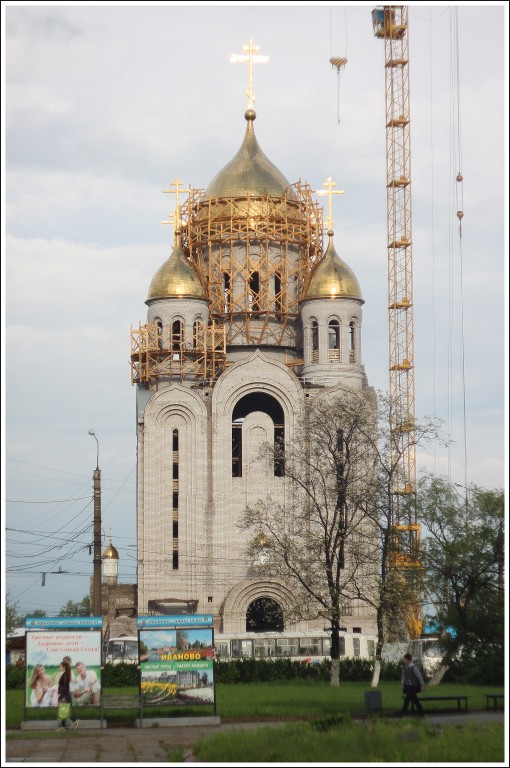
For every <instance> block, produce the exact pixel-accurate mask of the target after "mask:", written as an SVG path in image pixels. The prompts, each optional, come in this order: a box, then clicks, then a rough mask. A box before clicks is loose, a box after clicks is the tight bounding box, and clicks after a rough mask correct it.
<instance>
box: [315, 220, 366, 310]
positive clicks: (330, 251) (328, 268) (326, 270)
mask: <svg viewBox="0 0 510 768" xmlns="http://www.w3.org/2000/svg"><path fill="white" fill-rule="evenodd" d="M328 235H329V243H328V247H327V250H326V253H325V254H324V258H323V259H322V261H320V262H319V264H318V265H317V267H316V268H315V270H314V272H313V274H312V279H311V280H310V285H309V286H308V290H307V291H306V294H305V296H304V298H305V299H337V298H346V299H362V296H361V288H360V286H359V283H358V280H357V278H356V275H355V274H354V272H353V271H352V269H351V268H350V267H348V266H347V264H346V263H345V262H344V261H342V259H341V258H340V256H339V255H338V253H337V252H336V251H335V246H334V245H333V233H332V232H328Z"/></svg>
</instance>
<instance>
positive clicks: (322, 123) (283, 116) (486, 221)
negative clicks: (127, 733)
mask: <svg viewBox="0 0 510 768" xmlns="http://www.w3.org/2000/svg"><path fill="white" fill-rule="evenodd" d="M372 7H373V5H372V4H369V3H356V4H351V5H347V6H344V5H336V4H325V5H321V4H318V3H314V4H313V6H312V5H310V4H294V5H285V6H284V7H281V6H274V5H272V4H257V3H252V4H250V5H248V4H242V3H239V4H237V5H231V4H228V5H215V4H207V5H196V4H193V3H189V4H186V5H176V4H171V3H159V4H148V3H147V4H143V6H142V5H138V4H131V5H122V4H120V3H116V4H114V5H112V6H104V5H102V4H94V3H82V4H81V5H80V6H73V5H72V4H71V3H68V4H65V5H64V4H60V3H57V4H55V5H51V4H44V3H35V4H34V3H31V4H30V5H25V4H23V3H18V4H14V3H3V4H2V32H3V46H2V49H3V57H4V60H3V65H4V66H3V67H2V71H3V73H4V74H3V77H4V82H3V85H4V87H3V88H2V92H3V94H5V95H4V101H3V109H2V118H3V124H2V139H3V153H4V157H3V159H4V168H5V169H6V172H5V174H4V181H5V185H4V189H3V192H4V194H3V200H4V201H5V202H4V206H3V211H2V212H3V214H4V216H3V235H4V237H3V238H2V240H3V243H2V256H3V258H2V262H3V270H4V274H3V277H4V279H3V281H2V283H3V292H4V293H3V302H2V305H3V307H5V312H4V313H3V324H4V334H3V337H4V340H5V342H4V343H3V346H2V351H3V353H4V363H5V364H4V365H3V366H2V369H3V371H4V379H3V386H2V391H3V393H4V395H5V397H4V398H3V405H4V419H3V423H4V425H5V427H4V433H3V440H4V456H5V457H6V461H5V464H4V474H5V482H4V483H3V488H4V494H5V496H4V501H5V504H4V510H5V514H4V521H5V525H6V526H7V529H8V530H7V534H6V536H4V547H5V548H6V552H7V555H8V558H7V580H6V581H4V584H6V588H7V590H8V594H9V598H10V599H11V600H14V601H17V602H18V604H19V607H20V609H21V610H22V611H28V612H30V611H32V610H34V609H36V608H42V609H44V610H46V611H47V613H48V615H54V614H56V613H58V611H59V610H60V608H61V607H62V606H63V605H64V604H65V602H67V600H69V599H72V600H76V601H77V600H81V598H82V597H83V596H84V595H85V594H87V592H88V589H89V583H88V579H89V576H90V575H91V574H92V567H93V566H92V555H91V554H89V549H88V545H89V544H91V543H92V522H93V507H92V499H91V496H92V472H93V469H94V467H95V465H96V442H95V440H94V438H93V437H91V436H89V435H88V434H87V433H88V430H89V429H91V428H92V429H94V430H95V432H96V435H97V438H98V441H99V464H100V468H101V471H102V483H103V497H102V501H103V504H102V522H103V531H104V538H103V545H102V546H103V548H104V547H105V546H106V544H107V543H108V535H109V531H110V526H112V531H113V543H114V544H115V546H116V547H117V549H118V550H119V553H120V558H121V559H120V577H121V580H122V581H135V580H136V558H135V555H136V548H135V543H136V539H135V535H136V506H135V462H136V433H135V390H134V388H133V387H132V386H131V383H130V368H129V349H130V343H129V332H130V326H131V325H133V326H136V327H138V323H139V322H144V321H145V318H146V310H147V307H146V305H145V303H144V302H145V299H146V296H147V291H148V287H149V284H150V282H151V279H152V276H153V275H154V273H155V271H156V270H157V268H158V267H159V266H160V265H161V264H162V263H163V262H164V261H165V260H166V258H167V257H168V255H169V252H170V248H171V242H172V230H171V227H165V226H161V224H160V222H161V221H162V220H164V219H166V218H167V216H168V215H169V214H171V212H172V210H173V205H174V198H173V197H171V196H169V195H164V194H162V190H164V189H167V188H168V185H169V184H170V183H171V182H172V181H173V180H174V179H175V177H176V176H178V177H179V179H180V180H182V181H183V182H184V184H185V185H188V184H191V186H193V187H196V188H204V187H206V186H207V184H208V183H209V182H210V180H211V179H212V178H213V176H214V175H215V174H216V173H217V172H218V171H219V170H220V169H221V168H222V167H223V166H224V165H225V164H226V163H227V162H228V161H229V160H230V159H231V158H232V157H233V155H234V154H235V153H236V152H237V150H238V148H239V146H240V144H241V142H242V140H243V136H244V132H245V126H246V122H245V120H244V111H245V109H246V106H247V99H246V95H245V91H246V88H247V80H248V75H247V67H246V65H241V64H230V63H229V58H230V54H231V53H232V52H239V51H240V50H241V48H242V46H243V45H244V44H246V43H247V42H248V41H249V39H250V38H251V39H253V41H254V43H255V44H258V45H259V46H260V53H263V54H267V55H269V56H270V61H269V63H268V64H265V65H254V81H253V90H254V94H255V98H256V103H255V109H256V112H257V119H256V122H255V132H256V135H257V138H258V141H259V143H260V145H261V147H262V150H263V151H264V153H265V154H266V155H267V156H268V157H269V158H270V159H271V161H272V162H273V163H274V164H275V165H276V166H277V167H278V168H279V169H280V171H281V172H282V173H283V174H284V175H285V176H286V177H287V179H289V181H290V182H295V181H298V180H299V179H301V180H302V181H306V182H308V183H309V184H310V185H311V187H312V188H313V189H319V188H320V187H322V186H323V183H324V181H325V180H326V179H327V178H328V177H329V176H331V177H332V178H333V180H334V181H336V182H337V185H338V186H337V189H343V190H345V194H344V195H343V196H342V197H337V198H335V201H334V210H333V218H334V221H335V246H336V249H337V251H338V252H339V254H340V255H341V257H342V258H343V259H344V260H345V261H346V262H347V263H348V264H349V266H350V267H351V268H352V269H353V270H354V271H355V273H356V276H357V278H358V280H359V282H360V285H361V289H362V293H363V297H364V299H365V305H364V308H363V313H364V314H363V333H362V357H363V362H364V364H365V368H366V372H367V376H368V379H369V382H370V384H371V385H373V386H374V387H375V388H376V389H378V390H382V391H387V389H388V382H389V376H388V362H387V361H388V341H387V258H386V195H385V155H386V150H385V86H384V44H383V42H382V41H379V40H377V39H375V38H374V36H373V31H372V22H371V10H372ZM507 27H508V15H507V4H503V3H499V4H496V3H494V4H492V5H485V4H484V5H483V6H481V5H473V4H458V5H445V4H439V3H436V4H433V5H431V6H430V5H426V4H421V3H410V11H409V51H410V62H411V63H410V82H411V88H410V91H411V148H412V161H411V163H412V200H413V254H414V286H415V311H414V321H415V364H416V370H415V385H416V414H417V417H418V419H420V418H423V417H425V416H432V415H434V414H435V415H437V416H438V417H439V418H441V419H443V420H444V422H445V431H446V432H447V433H448V434H449V436H450V437H451V439H452V440H453V441H455V442H454V445H453V447H452V448H451V450H450V451H449V452H448V451H445V450H444V449H442V448H440V446H437V448H436V450H435V452H434V451H433V452H432V453H430V454H422V453H419V454H418V457H417V465H418V472H421V471H423V470H424V469H430V470H433V471H436V472H437V473H438V474H442V475H445V476H449V477H450V479H451V480H452V481H453V482H459V483H460V484H462V485H464V484H465V483H466V478H467V482H468V484H470V483H476V484H478V485H481V486H484V487H487V488H499V487H503V486H504V484H505V479H506V475H505V470H504V467H505V464H506V462H505V455H504V453H505V451H504V445H505V426H506V409H505V394H504V392H505V387H504V384H505V372H506V370H507V366H506V351H505V350H506V344H505V329H506V328H507V319H508V316H507V304H506V295H505V292H506V288H505V286H506V285H507V274H506V266H507V265H506V261H507V260H508V250H507V251H506V253H507V256H506V259H505V242H506V234H507V232H506V224H507V222H506V219H505V211H506V204H507V202H508V200H507V195H506V191H507V177H506V171H505V169H506V168H507V163H508V154H507V148H508V143H507V142H508V121H507V117H508V105H507V98H506V93H507V86H508V83H507V82H506V76H505V72H506V71H507V70H508V49H507V41H506V39H505V35H506V30H507ZM456 40H458V47H457V46H456V44H455V41H456ZM331 56H342V57H345V58H347V59H348V63H347V66H346V67H345V69H343V70H341V72H340V74H339V75H338V73H337V71H336V69H334V68H333V67H332V66H331V64H330V63H329V59H330V57H331ZM459 171H460V172H461V173H462V176H463V178H464V181H463V184H462V185H459V184H458V183H457V182H456V181H455V177H456V176H457V174H458V173H459ZM460 195H462V197H459V196H460ZM321 202H323V199H321ZM460 207H462V210H463V212H464V218H463V219H462V230H463V232H462V234H463V236H462V240H460V238H459V228H458V219H457V216H456V212H457V210H459V208H460ZM463 371H464V374H463ZM464 412H465V419H464ZM465 449H466V450H465ZM465 456H467V463H466V462H465ZM459 490H460V492H461V493H462V492H463V491H462V489H459ZM29 502H30V503H29ZM5 562H6V560H5V558H4V563H5ZM59 569H60V570H61V571H65V572H66V573H64V574H62V573H60V574H58V573H56V574H55V573H53V572H54V571H57V572H58V571H59ZM43 572H46V573H47V576H46V584H45V586H44V587H43V586H42V577H41V574H42V573H43Z"/></svg>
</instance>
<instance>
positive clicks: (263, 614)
mask: <svg viewBox="0 0 510 768" xmlns="http://www.w3.org/2000/svg"><path fill="white" fill-rule="evenodd" d="M283 628H284V624H283V611H282V609H281V607H280V606H279V605H278V603H277V602H276V600H273V599H272V598H271V597H259V598H257V600H254V601H253V602H252V603H250V605H249V606H248V610H247V611H246V631H247V632H283Z"/></svg>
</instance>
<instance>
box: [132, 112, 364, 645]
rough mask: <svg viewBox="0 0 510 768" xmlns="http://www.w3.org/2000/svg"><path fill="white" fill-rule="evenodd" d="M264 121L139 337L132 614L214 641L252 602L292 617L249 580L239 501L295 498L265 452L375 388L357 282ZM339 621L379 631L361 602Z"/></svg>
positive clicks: (170, 272)
mask: <svg viewBox="0 0 510 768" xmlns="http://www.w3.org/2000/svg"><path fill="white" fill-rule="evenodd" d="M255 118H256V115H255V112H254V111H253V109H251V108H248V110H247V111H246V113H245V120H246V133H245V136H244V140H243V141H242V144H241V147H240V149H239V151H238V152H237V154H236V155H235V156H234V157H233V159H232V160H231V161H230V162H229V163H228V164H227V165H226V166H225V167H224V168H223V169H222V170H220V172H219V173H218V174H217V175H216V176H215V177H214V179H213V180H212V181H211V183H210V184H209V186H208V187H207V188H206V189H205V190H191V192H190V193H189V195H188V197H187V199H186V200H185V202H184V203H183V205H182V206H180V207H179V206H177V209H176V214H175V221H174V223H175V235H174V245H173V249H172V252H171V255H170V257H169V258H168V259H167V260H166V261H165V262H164V263H163V264H162V266H161V267H160V268H159V269H158V271H157V272H156V274H155V275H154V276H153V278H152V281H151V282H150V285H149V289H148V294H147V297H146V304H147V306H148V311H147V321H146V323H145V324H144V325H142V326H140V327H139V328H138V329H136V330H133V331H132V332H131V371H132V383H133V384H135V385H136V419H137V425H136V429H137V473H138V474H137V483H138V491H137V493H138V498H137V536H138V600H137V603H138V613H139V614H140V615H142V614H148V613H154V614H165V613H167V614H172V613H176V612H181V611H182V612H197V613H204V614H212V615H213V618H214V627H215V632H216V637H218V636H221V635H222V634H224V635H228V634H231V633H243V632H245V631H246V629H247V617H248V616H249V613H250V607H251V606H253V605H254V604H256V603H258V604H260V601H262V603H263V602H264V601H269V602H270V603H271V604H273V605H274V604H276V605H277V606H278V607H280V608H281V609H282V611H283V615H285V608H286V606H287V605H288V604H290V602H291V599H292V594H291V592H290V590H289V588H288V587H287V586H286V585H285V584H284V583H283V582H282V581H281V580H279V581H277V580H272V579H267V578H264V577H263V576H260V574H259V575H258V574H257V573H256V572H255V571H254V569H253V568H252V565H253V563H252V561H251V560H250V558H249V557H248V556H247V554H246V550H247V545H248V543H249V534H248V533H247V532H246V531H244V530H243V529H242V528H241V527H240V526H239V521H240V519H241V517H242V515H243V512H244V510H245V509H246V507H249V506H253V505H256V504H257V502H258V501H259V500H261V499H264V498H267V497H268V496H270V497H271V498H272V499H274V500H276V501H278V502H279V503H280V504H282V505H283V506H284V505H285V503H286V495H287V494H289V487H288V481H287V478H286V477H285V471H284V468H283V467H282V466H281V464H279V463H278V462H276V461H270V460H268V458H267V455H266V454H264V452H263V451H262V450H261V449H262V448H263V446H266V445H275V446H278V445H280V446H285V445H287V444H290V443H291V442H292V441H293V439H295V437H296V435H297V433H298V432H299V427H300V425H302V423H303V415H304V412H305V405H306V403H307V402H309V400H307V398H314V397H323V396H325V395H326V396H327V395H331V394H335V392H337V391H339V390H340V388H345V387H348V388H350V389H352V390H357V391H360V392H361V391H365V390H367V388H369V385H368V381H367V376H366V374H365V370H364V366H363V364H362V354H361V353H362V349H361V329H362V305H363V303H364V302H363V298H362V294H361V289H360V285H359V283H358V280H357V278H356V276H355V274H354V272H353V271H352V269H351V268H350V267H349V266H348V265H347V264H346V263H345V262H344V261H342V259H340V257H339V255H338V253H337V252H336V250H335V246H334V242H333V232H332V222H331V221H330V227H329V229H328V231H327V233H324V231H323V219H322V209H321V208H320V207H319V205H318V203H317V202H316V201H315V200H314V197H313V193H312V190H311V189H310V187H309V186H308V185H306V184H304V183H302V182H298V183H296V184H290V183H289V181H288V180H287V179H286V178H285V177H284V175H283V174H282V173H281V172H280V171H279V170H278V169H277V168H276V166H275V165H273V163H272V162H271V161H270V160H269V159H268V158H267V157H266V155H265V154H264V153H263V151H262V149H261V148H260V146H259V144H258V141H257V139H256V136H255V130H254V122H255ZM178 187H179V184H178V181H177V180H176V182H175V188H176V191H178ZM330 199H331V198H330ZM149 279H150V276H149ZM148 282H149V280H148ZM342 623H343V624H345V628H346V630H347V631H349V632H352V631H353V628H355V631H357V632H362V633H367V634H375V613H374V611H373V609H370V608H368V607H367V606H366V605H363V604H361V603H359V604H357V603H356V602H353V608H352V610H351V611H350V615H349V616H346V617H344V618H343V620H342ZM323 625H324V620H323V619H322V620H320V621H319V623H315V624H314V623H313V622H306V621H302V622H300V623H299V624H298V625H297V628H298V629H301V630H303V631H305V630H314V629H317V630H318V629H319V628H320V629H321V631H322V629H323ZM293 628H294V629H296V625H293ZM287 629H289V626H287V625H285V626H283V631H284V632H285V631H286V630H287Z"/></svg>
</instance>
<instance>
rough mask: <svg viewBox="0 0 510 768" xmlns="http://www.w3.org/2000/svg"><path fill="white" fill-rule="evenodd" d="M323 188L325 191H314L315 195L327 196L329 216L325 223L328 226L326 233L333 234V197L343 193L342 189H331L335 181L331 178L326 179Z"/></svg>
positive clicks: (334, 185)
mask: <svg viewBox="0 0 510 768" xmlns="http://www.w3.org/2000/svg"><path fill="white" fill-rule="evenodd" d="M324 186H325V187H326V189H316V190H315V194H316V195H327V196H328V202H329V215H328V218H327V222H326V223H327V226H328V231H330V232H333V195H343V194H344V191H343V189H333V187H336V181H333V180H332V179H331V176H330V177H329V179H326V181H325V182H324Z"/></svg>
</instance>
